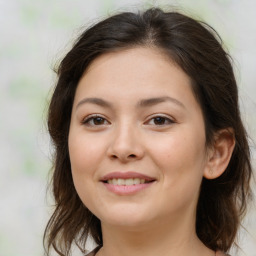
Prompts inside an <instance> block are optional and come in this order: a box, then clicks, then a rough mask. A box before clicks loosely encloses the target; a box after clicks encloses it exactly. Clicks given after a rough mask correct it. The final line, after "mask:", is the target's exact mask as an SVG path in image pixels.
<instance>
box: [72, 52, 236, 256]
mask: <svg viewBox="0 0 256 256" xmlns="http://www.w3.org/2000/svg"><path fill="white" fill-rule="evenodd" d="M161 97H170V99H171V100H170V99H166V98H165V99H164V100H163V99H162V101H161V102H152V101H151V103H150V104H149V103H148V104H141V102H142V101H143V100H147V99H152V98H161ZM88 98H97V99H100V100H103V101H104V102H107V103H108V104H109V106H105V105H102V104H100V103H99V102H101V101H99V100H97V101H95V100H93V101H92V100H88ZM144 102H145V101H144ZM233 146H234V142H233V140H232V139H231V138H230V136H228V133H227V132H220V133H219V135H218V137H217V138H216V144H215V146H214V147H212V148H206V141H205V127H204V119H203V114H202V111H201V108H200V106H199V104H198V102H197V101H196V99H195V97H194V95H193V92H192V90H191V82H190V79H189V77H188V76H187V75H186V74H185V73H184V72H183V71H182V70H181V69H180V68H179V67H178V66H177V65H175V64H174V63H173V62H171V61H170V59H167V58H165V57H164V56H163V54H162V53H161V52H160V51H157V50H156V49H149V48H133V49H128V50H123V51H120V52H114V53H108V54H104V55H102V56H100V57H98V58H97V59H95V60H94V61H93V62H92V64H91V65H90V67H89V68H88V69H87V71H86V72H85V74H84V75H83V77H82V78H81V80H80V81H79V84H78V87H77V90H76V94H75V99H74V105H73V110H72V116H71V124H70V133H69V153H70V161H71V169H72V175H73V180H74V184H75V187H76V190H77V193H78V194H79V196H80V198H81V200H82V202H83V203H84V204H85V205H86V207H88V209H90V210H91V212H93V214H95V215H96V216H97V217H98V218H99V219H100V220H101V224H102V233H103V244H104V246H103V247H102V248H101V250H100V251H99V252H98V253H97V255H101V256H110V255H111V256H115V255H123V256H125V255H133V256H136V255H148V256H151V255H162V256H165V255H168V256H171V255H175V256H179V255H183V256H184V255H190V256H191V255H192V256H193V255H197V256H198V255H199V256H200V255H202V256H203V255H204V256H213V255H215V252H213V251H212V250H210V249H208V248H207V247H205V246H204V245H203V244H202V243H201V241H200V240H199V239H198V237H197V236H196V232H195V218H196V204H197V200H198V195H199V189H200V184H201V181H202V178H203V176H205V177H207V178H216V177H218V176H219V175H220V174H221V173H222V172H223V171H224V170H225V167H226V165H227V163H228V161H229V158H230V155H231V154H232V147H233ZM126 171H133V172H138V173H141V174H145V175H148V176H150V177H153V178H154V179H155V182H154V183H153V184H152V185H150V186H149V187H148V188H146V189H144V190H141V191H138V192H136V193H134V194H132V195H117V194H115V193H113V192H111V191H109V190H108V189H107V188H106V187H105V186H104V184H103V183H102V182H101V181H100V180H101V178H102V177H103V176H104V175H106V174H108V173H111V172H126ZM152 231H153V232H152Z"/></svg>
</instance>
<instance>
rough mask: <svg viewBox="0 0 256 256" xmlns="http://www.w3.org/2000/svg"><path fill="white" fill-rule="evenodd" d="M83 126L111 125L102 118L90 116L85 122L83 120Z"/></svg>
mask: <svg viewBox="0 0 256 256" xmlns="http://www.w3.org/2000/svg"><path fill="white" fill-rule="evenodd" d="M82 124H84V125H87V126H100V125H106V124H109V122H108V121H107V120H106V119H105V118H104V117H101V116H89V117H87V118H86V119H85V120H83V122H82Z"/></svg>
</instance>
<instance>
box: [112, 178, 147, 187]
mask: <svg viewBox="0 0 256 256" xmlns="http://www.w3.org/2000/svg"><path fill="white" fill-rule="evenodd" d="M149 182H150V181H146V180H145V179H139V178H135V179H110V180H107V183H108V184H113V185H118V186H133V185H137V184H144V183H149Z"/></svg>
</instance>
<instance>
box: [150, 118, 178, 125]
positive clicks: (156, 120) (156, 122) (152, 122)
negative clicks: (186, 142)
mask: <svg viewBox="0 0 256 256" xmlns="http://www.w3.org/2000/svg"><path fill="white" fill-rule="evenodd" d="M173 123H175V122H174V121H173V120H172V119H171V118H169V117H166V116H154V117H153V118H151V119H149V121H147V124H149V125H157V126H163V125H168V124H173Z"/></svg>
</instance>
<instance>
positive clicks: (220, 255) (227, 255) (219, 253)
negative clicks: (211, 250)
mask: <svg viewBox="0 0 256 256" xmlns="http://www.w3.org/2000/svg"><path fill="white" fill-rule="evenodd" d="M216 256H231V255H229V254H226V253H224V252H221V251H217V252H216Z"/></svg>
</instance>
